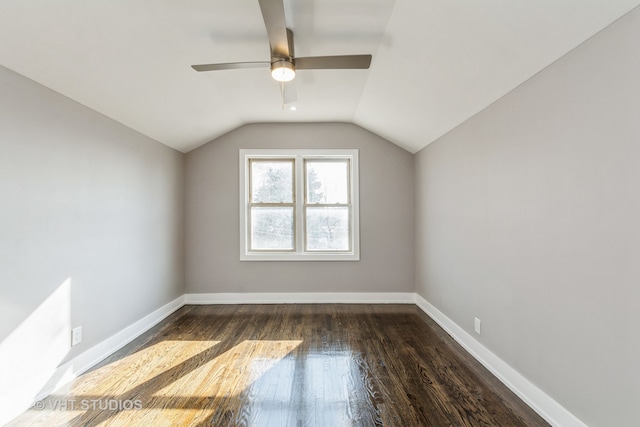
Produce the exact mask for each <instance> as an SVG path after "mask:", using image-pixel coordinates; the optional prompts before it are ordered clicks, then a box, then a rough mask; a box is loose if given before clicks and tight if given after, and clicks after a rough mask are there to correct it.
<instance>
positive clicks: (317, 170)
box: [305, 160, 349, 204]
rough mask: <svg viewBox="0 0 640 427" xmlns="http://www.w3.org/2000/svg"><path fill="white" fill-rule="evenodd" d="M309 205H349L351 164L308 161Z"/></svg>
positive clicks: (345, 162)
mask: <svg viewBox="0 0 640 427" xmlns="http://www.w3.org/2000/svg"><path fill="white" fill-rule="evenodd" d="M305 164H306V172H307V177H306V181H307V182H306V185H307V189H306V190H307V203H310V204H314V203H321V204H337V203H349V162H348V161H346V160H336V161H324V160H323V161H314V160H307V161H306V163H305Z"/></svg>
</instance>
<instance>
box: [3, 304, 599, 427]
mask: <svg viewBox="0 0 640 427" xmlns="http://www.w3.org/2000/svg"><path fill="white" fill-rule="evenodd" d="M324 303H337V304H416V305H417V306H418V307H419V308H420V309H421V310H422V311H424V312H425V313H426V314H427V315H428V316H429V317H431V318H432V319H433V320H434V321H435V322H436V323H438V324H439V325H440V326H441V327H442V328H443V329H444V330H445V331H446V332H447V333H448V334H449V335H451V337H452V338H453V339H454V340H456V341H457V342H458V343H459V344H460V345H462V347H463V348H464V349H465V350H466V351H468V352H469V353H470V354H471V355H472V356H473V357H474V358H475V359H476V360H478V361H479V362H480V363H481V364H482V365H484V366H485V367H486V368H487V369H488V370H489V371H490V372H491V373H492V374H493V375H494V376H496V377H497V378H498V379H499V380H500V381H501V382H503V383H504V384H505V385H506V386H507V387H508V388H509V389H511V391H513V392H514V393H515V394H516V395H517V396H518V397H520V399H522V400H523V401H524V402H525V403H526V404H527V405H529V406H530V407H531V408H532V409H533V410H534V411H536V412H537V413H538V414H540V416H542V417H543V418H544V419H545V420H546V421H547V422H549V423H550V424H552V425H554V426H562V427H586V425H585V424H584V423H583V422H582V421H580V420H579V419H578V418H576V417H575V416H574V415H573V414H571V413H570V412H569V411H567V410H566V409H565V408H564V407H562V406H561V405H560V404H559V403H558V402H556V401H555V400H554V399H552V398H551V397H550V396H549V395H547V394H546V393H544V392H543V391H542V390H540V389H539V388H538V387H536V386H535V385H534V384H532V383H531V382H530V381H529V380H527V379H526V378H525V377H524V376H522V375H521V374H520V373H518V372H517V371H516V370H515V369H513V368H512V367H511V366H509V365H508V364H507V363H506V362H504V361H503V360H502V359H500V358H499V357H498V356H496V355H495V354H493V353H492V352H491V351H489V350H488V349H487V348H486V347H484V346H483V345H482V344H480V343H479V342H478V341H477V340H476V339H475V338H473V337H472V336H471V335H470V334H468V333H467V332H466V331H465V330H464V329H462V328H461V327H460V326H458V325H457V324H456V323H455V322H453V321H452V320H451V319H449V318H448V317H447V316H446V315H444V314H443V313H442V312H441V311H439V310H438V309H437V308H435V307H434V306H433V305H431V304H430V303H429V302H428V301H427V300H425V299H424V298H422V297H421V296H420V295H418V294H415V293H412V292H338V293H329V292H309V293H307V292H294V293H207V294H185V295H182V296H180V297H178V298H176V299H175V300H173V301H171V302H169V303H167V304H165V305H164V306H162V307H160V308H158V309H157V310H155V311H153V312H152V313H150V314H148V315H147V316H145V317H143V318H142V319H140V320H138V321H137V322H135V323H133V324H131V325H130V326H128V327H126V328H124V329H123V330H121V331H120V332H118V333H117V334H115V335H113V336H111V337H110V338H108V339H106V340H104V341H102V342H101V343H99V344H97V345H95V346H94V347H92V348H90V349H89V350H87V351H85V352H84V353H82V354H80V355H78V356H77V357H75V358H73V359H72V360H70V361H68V362H66V363H64V364H63V365H61V366H59V367H58V368H57V369H56V372H55V374H54V375H53V377H52V379H51V380H50V381H49V383H48V384H46V386H45V387H43V389H42V391H41V392H40V394H39V396H37V397H36V398H35V399H34V401H33V403H35V402H36V401H38V400H40V399H43V398H44V397H46V396H48V395H49V394H51V393H52V392H53V391H54V390H56V389H57V388H58V387H60V386H62V385H64V384H65V383H67V382H69V381H71V380H73V379H74V378H76V377H77V376H79V375H80V374H82V373H83V372H85V371H87V370H88V369H90V368H91V367H92V366H94V365H95V364H97V363H98V362H100V361H102V360H103V359H105V358H106V357H107V356H109V355H111V354H113V353H114V352H115V351H117V350H119V349H120V348H122V347H124V346H125V345H126V344H128V343H130V342H131V341H133V340H134V339H136V338H137V337H139V336H140V335H141V334H143V333H144V332H146V331H147V330H149V329H150V328H152V327H153V326H155V325H156V324H158V323H159V322H160V321H162V320H164V319H165V318H166V317H167V316H169V315H170V314H171V313H173V312H175V311H176V310H178V309H179V308H180V307H182V306H184V305H185V304H324ZM26 409H27V408H16V413H15V414H14V415H13V416H14V417H15V416H18V415H19V414H20V413H22V412H24V410H26ZM5 415H8V414H5ZM11 418H13V417H11ZM11 418H8V419H11Z"/></svg>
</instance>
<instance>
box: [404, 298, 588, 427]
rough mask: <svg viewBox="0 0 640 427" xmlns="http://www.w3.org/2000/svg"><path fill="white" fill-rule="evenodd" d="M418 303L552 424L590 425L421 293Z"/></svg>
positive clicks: (582, 426) (579, 426)
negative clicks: (480, 341)
mask: <svg viewBox="0 0 640 427" xmlns="http://www.w3.org/2000/svg"><path fill="white" fill-rule="evenodd" d="M415 301H416V302H415V304H416V305H417V306H418V307H419V308H420V309H421V310H422V311H424V312H425V313H426V314H427V315H428V316H429V317H431V318H432V319H433V320H434V321H435V322H436V323H437V324H438V325H440V327H442V329H444V330H445V331H447V333H448V334H449V335H451V337H452V338H453V339H454V340H456V341H457V342H458V344H460V345H461V346H462V347H464V349H465V350H466V351H467V352H469V354H471V355H472V356H473V357H474V358H475V359H476V360H477V361H478V362H480V363H481V364H482V365H483V366H484V367H485V368H487V369H488V370H489V371H490V372H491V373H492V374H493V375H494V376H495V377H496V378H498V379H499V380H500V381H501V382H502V383H504V385H506V386H507V387H509V389H510V390H511V391H513V392H514V393H515V394H516V395H517V396H518V397H519V398H520V399H522V400H523V401H524V402H525V403H526V404H527V405H529V406H530V407H531V408H532V409H533V410H534V411H536V412H537V413H538V414H539V415H540V416H541V417H542V418H544V419H545V420H546V421H547V422H548V423H549V424H551V425H553V426H562V427H587V426H586V424H584V423H583V422H582V421H580V420H579V419H578V418H576V417H575V416H574V415H573V414H572V413H571V412H569V411H567V410H566V409H565V408H564V407H563V406H562V405H560V404H559V403H558V402H556V401H555V400H554V399H553V398H551V397H550V396H549V395H548V394H546V393H545V392H543V391H542V390H540V389H539V388H538V387H536V386H535V385H534V384H532V383H531V382H530V381H529V380H528V379H526V378H525V377H524V376H522V374H520V373H519V372H518V371H516V370H515V369H513V368H512V367H511V366H509V365H508V364H507V363H506V362H505V361H504V360H502V359H500V358H499V357H498V356H496V355H495V354H493V353H492V352H491V351H489V349H487V348H486V347H485V346H483V345H482V344H480V343H479V342H478V341H477V340H476V339H475V338H473V336H471V335H470V334H468V333H467V332H466V331H465V330H464V329H462V328H461V327H460V326H458V325H457V324H456V323H455V322H454V321H453V320H451V319H449V318H448V317H447V316H446V315H445V314H444V313H442V312H441V311H440V310H438V309H437V308H435V307H434V306H433V305H431V304H430V303H429V302H428V301H427V300H425V299H424V298H422V297H421V296H420V295H418V294H416V295H415Z"/></svg>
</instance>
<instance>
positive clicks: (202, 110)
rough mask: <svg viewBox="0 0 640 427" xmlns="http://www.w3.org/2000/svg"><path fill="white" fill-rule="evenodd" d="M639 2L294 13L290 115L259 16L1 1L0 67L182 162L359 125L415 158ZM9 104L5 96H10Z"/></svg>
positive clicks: (299, 2) (543, 1) (155, 0)
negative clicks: (252, 141) (323, 128)
mask: <svg viewBox="0 0 640 427" xmlns="http://www.w3.org/2000/svg"><path fill="white" fill-rule="evenodd" d="M639 4H640V0H536V1H525V0H284V5H285V13H286V16H287V24H288V26H289V28H290V29H291V30H293V32H294V34H295V49H296V52H295V53H296V55H297V56H319V55H339V54H360V53H371V54H372V55H373V61H372V64H371V68H370V69H369V70H317V71H316V70H314V71H307V70H305V71H300V72H298V74H297V76H296V79H295V84H296V89H297V95H298V100H297V102H296V103H295V104H294V105H295V107H296V109H295V111H294V110H292V109H290V105H287V106H286V108H283V105H282V99H281V94H280V87H279V85H278V84H277V83H276V82H275V81H274V80H272V79H271V77H270V74H269V71H268V69H243V70H231V71H214V72H207V73H197V72H195V71H194V70H193V69H191V67H190V65H191V64H202V63H214V62H235V61H268V60H269V59H270V55H269V43H268V39H267V32H266V29H265V25H264V22H263V19H262V14H261V11H260V7H259V5H258V1H257V0H181V1H177V0H173V1H169V0H108V1H106V0H105V1H78V0H57V1H45V0H0V65H2V66H4V67H6V68H9V69H11V70H13V71H16V72H18V73H20V74H22V75H24V76H26V77H28V78H30V79H32V80H34V81H36V82H38V83H41V84H43V85H44V86H47V87H49V88H51V89H53V90H55V91H57V92H59V93H61V94H63V95H65V96H67V97H69V98H71V99H74V100H76V101H78V102H79V103H81V104H84V105H86V106H87V107H90V108H92V109H94V110H96V111H98V112H100V113H102V114H104V115H106V116H108V117H110V118H112V119H114V120H116V121H118V122H120V123H122V124H124V125H126V126H128V127H130V128H132V129H134V130H136V131H138V132H140V133H142V134H145V135H147V136H149V137H151V138H153V139H155V140H157V141H159V142H161V143H163V144H166V145H168V146H170V147H173V148H175V149H177V150H180V151H183V152H187V151H190V150H192V149H194V148H196V147H198V146H199V145H202V144H204V143H206V142H208V141H211V140H212V139H214V138H216V137H218V136H220V135H222V134H224V133H226V132H228V131H230V130H232V129H234V128H236V127H238V126H241V125H243V124H246V123H255V122H323V121H339V122H352V123H355V124H357V125H360V126H362V127H364V128H366V129H369V130H370V131H372V132H374V133H377V134H379V135H380V136H383V137H385V138H386V139H388V140H390V141H391V142H393V143H395V144H397V145H399V146H401V147H403V148H405V149H407V150H409V151H411V152H416V151H418V150H420V149H421V148H423V147H424V146H426V145H427V144H429V143H430V142H432V141H434V140H435V139H437V138H438V137H440V136H441V135H443V134H444V133H446V132H448V131H449V130H451V129H453V128H454V127H456V126H457V125H459V124H460V123H462V122H464V121H465V120H466V119H468V118H469V117H471V116H472V115H474V114H475V113H477V112H478V111H480V110H482V109H483V108H485V107H486V106H488V105H489V104H491V103H492V102H494V101H495V100H497V99H498V98H500V97H501V96H503V95H505V94H506V93H507V92H509V91H510V90H512V89H513V88H514V87H516V86H517V85H519V84H520V83H522V82H524V81H525V80H527V79H528V78H530V77H531V76H532V75H534V74H535V73H537V72H538V71H540V70H541V69H543V68H544V67H546V66H548V65H549V64H551V63H552V62H553V61H555V60H556V59H558V58H560V57H561V56H563V55H564V54H566V53H567V52H569V51H570V50H571V49H573V48H574V47H576V46H577V45H579V44H580V43H581V42H583V41H584V40H586V39H587V38H589V37H591V36H593V35H594V34H595V33H597V32H598V31H600V30H601V29H602V28H604V27H606V26H607V25H609V24H611V23H612V22H613V21H615V20H616V19H617V18H619V17H620V16H622V15H624V14H625V13H627V12H629V11H630V10H631V9H633V8H634V7H636V6H638V5H639ZM0 96H1V94H0Z"/></svg>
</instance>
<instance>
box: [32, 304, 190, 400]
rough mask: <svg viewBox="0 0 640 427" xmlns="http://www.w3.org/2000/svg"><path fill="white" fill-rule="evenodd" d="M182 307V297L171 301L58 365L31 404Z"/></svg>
mask: <svg viewBox="0 0 640 427" xmlns="http://www.w3.org/2000/svg"><path fill="white" fill-rule="evenodd" d="M183 305H184V295H182V296H180V297H178V298H176V299H174V300H173V301H171V302H169V303H167V304H165V305H163V306H162V307H160V308H158V309H157V310H155V311H153V312H152V313H150V314H148V315H146V316H144V317H143V318H142V319H140V320H138V321H137V322H135V323H133V324H131V325H129V326H127V327H126V328H124V329H123V330H121V331H120V332H118V333H116V334H115V335H112V336H111V337H109V338H107V339H106V340H104V341H102V342H101V343H99V344H97V345H95V346H93V347H91V348H90V349H89V350H87V351H85V352H83V353H82V354H80V355H78V356H76V357H74V358H73V359H71V360H70V361H68V362H66V363H64V364H62V365H60V366H59V367H58V368H57V369H56V372H55V374H54V375H53V377H52V379H51V380H50V381H49V382H48V383H47V384H46V386H45V387H44V388H43V389H42V391H41V392H40V393H39V395H38V396H36V398H35V399H34V401H33V403H35V402H37V401H38V400H41V399H43V398H45V397H47V396H48V395H49V394H51V393H52V392H53V391H54V390H56V389H57V388H58V387H61V386H62V385H64V384H66V383H68V382H69V381H71V380H73V379H75V378H76V377H78V376H79V375H80V374H82V373H83V372H86V371H87V370H89V369H90V368H91V367H93V366H94V365H96V364H97V363H98V362H101V361H102V360H104V359H105V358H106V357H107V356H110V355H111V354H113V353H114V352H116V351H118V350H120V349H121V348H122V347H124V346H125V345H127V344H129V343H130V342H131V341H133V340H134V339H136V338H138V337H139V336H140V335H142V334H143V333H144V332H146V331H148V330H149V329H151V328H152V327H154V326H155V325H157V324H158V323H160V321H162V320H164V319H165V318H166V317H167V316H169V315H170V314H171V313H173V312H174V311H176V310H177V309H179V308H180V307H182V306H183Z"/></svg>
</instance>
